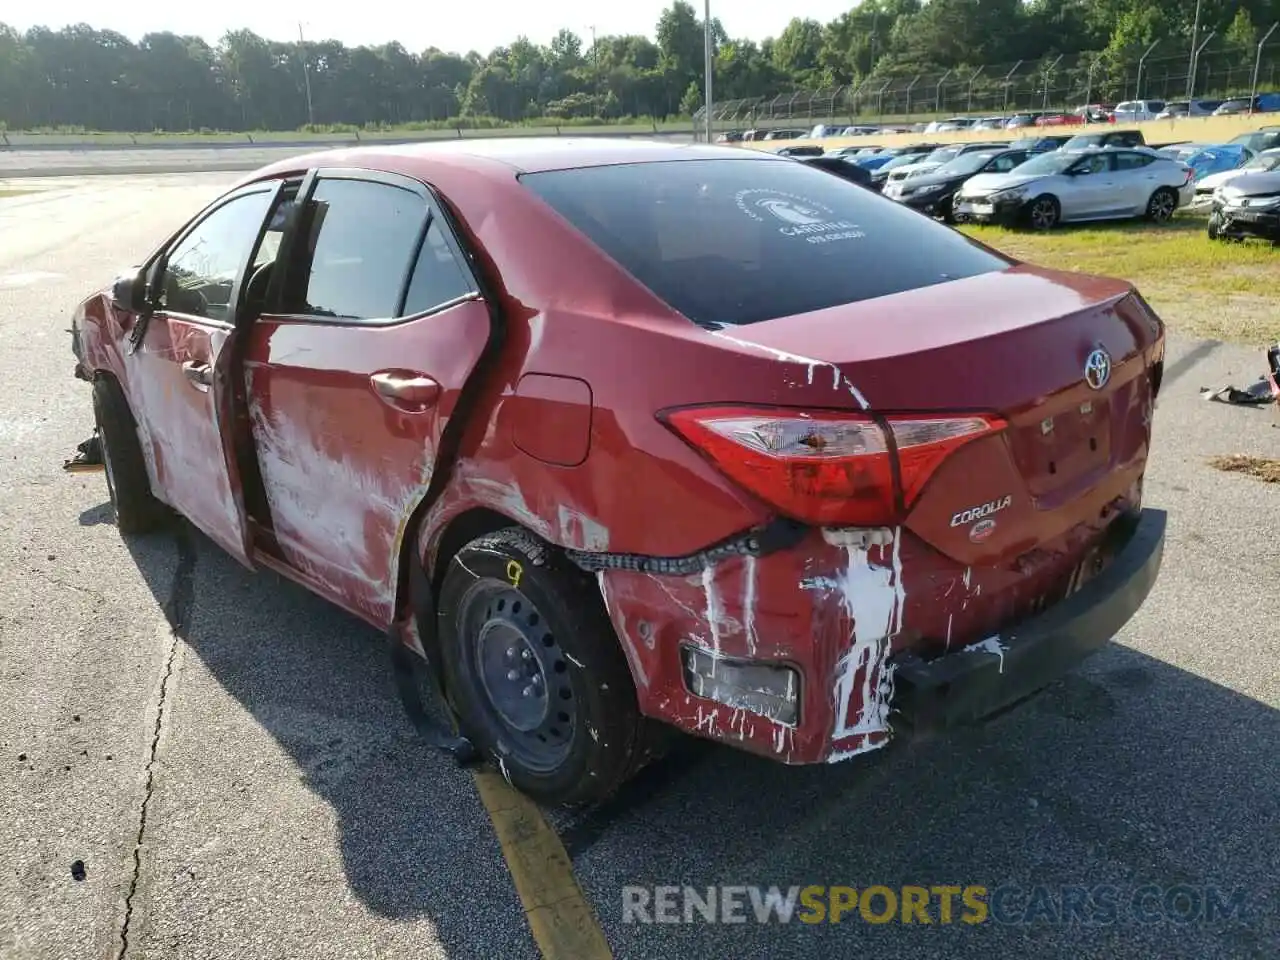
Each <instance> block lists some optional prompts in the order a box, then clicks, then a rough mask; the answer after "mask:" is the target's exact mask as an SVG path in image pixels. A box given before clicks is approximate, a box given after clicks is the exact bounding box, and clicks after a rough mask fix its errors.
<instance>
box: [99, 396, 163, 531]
mask: <svg viewBox="0 0 1280 960" xmlns="http://www.w3.org/2000/svg"><path fill="white" fill-rule="evenodd" d="M93 418H94V421H95V422H96V423H97V426H98V436H99V438H100V439H101V442H102V463H103V467H104V469H103V473H104V474H105V475H106V478H107V493H108V494H109V495H110V497H111V509H112V511H113V512H114V513H115V515H116V526H117V527H118V528H119V529H120V532H121V533H123V534H130V535H131V534H143V533H150V532H152V531H153V530H156V529H159V528H160V527H162V526H163V525H164V524H165V523H166V522H167V521H168V520H169V519H170V516H171V515H170V513H169V509H168V507H166V506H165V505H164V504H163V503H161V502H160V501H159V500H157V499H156V498H155V496H154V495H153V494H152V492H151V479H150V478H149V477H148V476H147V463H146V460H145V459H143V456H142V444H141V443H140V442H139V440H138V425H137V423H136V421H135V420H134V419H133V412H132V411H131V410H130V409H129V401H128V400H127V399H126V398H125V395H124V391H123V390H122V389H120V384H118V383H117V382H116V381H115V378H114V377H110V376H101V375H100V376H98V377H96V378H95V379H94V381H93Z"/></svg>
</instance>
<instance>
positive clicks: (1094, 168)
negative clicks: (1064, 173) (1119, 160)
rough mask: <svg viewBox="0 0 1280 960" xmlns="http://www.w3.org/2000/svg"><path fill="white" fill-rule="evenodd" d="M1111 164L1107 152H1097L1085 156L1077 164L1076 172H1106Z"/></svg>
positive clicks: (1086, 173)
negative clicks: (1108, 161)
mask: <svg viewBox="0 0 1280 960" xmlns="http://www.w3.org/2000/svg"><path fill="white" fill-rule="evenodd" d="M1108 166H1109V164H1108V163H1107V156H1106V154H1102V153H1095V154H1093V155H1092V156H1089V157H1085V158H1084V159H1083V160H1081V161H1080V162H1079V163H1077V164H1076V165H1075V168H1074V170H1075V172H1076V173H1079V174H1085V175H1088V174H1095V173H1106V172H1107V168H1108Z"/></svg>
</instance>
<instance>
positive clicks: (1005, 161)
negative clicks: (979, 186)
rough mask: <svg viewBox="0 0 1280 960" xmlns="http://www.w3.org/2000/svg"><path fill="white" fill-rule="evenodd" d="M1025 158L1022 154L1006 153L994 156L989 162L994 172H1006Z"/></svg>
mask: <svg viewBox="0 0 1280 960" xmlns="http://www.w3.org/2000/svg"><path fill="white" fill-rule="evenodd" d="M1025 159H1026V157H1025V156H1024V155H1022V154H1017V153H1008V154H1005V155H1004V156H1002V157H996V158H995V160H993V161H992V162H991V170H992V172H994V173H1008V172H1009V171H1010V170H1012V169H1013V168H1014V167H1016V166H1017V165H1018V164H1020V163H1021V162H1022V161H1023V160H1025Z"/></svg>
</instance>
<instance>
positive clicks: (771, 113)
mask: <svg viewBox="0 0 1280 960" xmlns="http://www.w3.org/2000/svg"><path fill="white" fill-rule="evenodd" d="M1277 36H1278V37H1280V32H1277ZM1162 52H1163V51H1161V49H1160V48H1159V47H1155V48H1152V49H1150V50H1148V51H1145V54H1144V52H1143V51H1138V52H1137V54H1136V55H1133V56H1128V57H1115V56H1112V55H1110V54H1076V55H1072V56H1061V57H1047V58H1045V59H1044V60H1040V61H1034V62H1028V61H1022V60H1019V61H1017V62H1016V63H1002V64H986V65H983V66H979V67H958V68H956V69H954V70H947V71H945V72H940V73H932V74H915V73H908V72H899V73H888V72H878V73H873V74H872V75H871V76H869V77H867V78H866V79H864V80H862V81H860V82H858V83H854V84H848V85H846V86H840V87H834V88H829V89H823V90H804V89H797V90H792V91H788V92H785V93H779V94H777V95H776V96H772V97H755V98H751V99H747V100H727V101H723V102H720V103H715V104H713V112H712V121H713V125H714V127H715V128H716V129H727V128H731V127H742V126H757V125H759V126H776V125H778V123H779V122H792V123H795V124H796V125H804V124H816V123H821V122H824V121H833V122H837V123H841V122H843V123H850V124H856V123H858V122H860V121H867V122H879V123H883V122H904V123H919V122H924V121H926V120H931V119H936V118H939V117H947V116H955V115H966V114H969V115H972V114H980V115H988V114H990V115H1008V114H1013V113H1018V112H1026V111H1036V112H1042V113H1043V112H1053V111H1063V112H1068V111H1072V110H1076V109H1079V108H1080V107H1082V106H1084V105H1086V104H1095V103H1105V104H1112V105H1114V104H1116V103H1119V102H1122V101H1125V100H1135V99H1149V100H1185V99H1186V97H1187V91H1188V88H1189V87H1193V89H1194V94H1193V96H1194V97H1197V98H1206V99H1207V98H1213V99H1224V98H1227V97H1231V96H1247V95H1248V94H1249V93H1250V91H1251V89H1252V88H1253V80H1254V71H1255V67H1256V68H1257V91H1258V92H1259V93H1263V92H1269V91H1272V90H1276V89H1277V84H1280V43H1277V44H1275V46H1274V47H1272V46H1271V45H1268V46H1267V47H1266V48H1259V47H1256V46H1252V45H1250V46H1240V45H1233V44H1217V45H1215V44H1214V43H1213V40H1212V38H1210V40H1209V44H1208V45H1206V46H1205V48H1204V49H1203V50H1202V51H1201V52H1200V55H1199V57H1198V58H1197V59H1196V63H1195V66H1194V72H1193V71H1192V67H1191V52H1190V51H1189V50H1186V51H1183V52H1181V53H1176V54H1175V53H1172V52H1170V53H1168V54H1165V55H1161V54H1162ZM1259 54H1261V56H1259ZM1193 75H1194V84H1191V83H1189V78H1191V77H1192V76H1193ZM704 117H705V108H703V109H701V110H699V111H698V113H697V114H696V115H695V120H696V121H698V122H699V123H703V122H705V120H704ZM801 121H803V123H801Z"/></svg>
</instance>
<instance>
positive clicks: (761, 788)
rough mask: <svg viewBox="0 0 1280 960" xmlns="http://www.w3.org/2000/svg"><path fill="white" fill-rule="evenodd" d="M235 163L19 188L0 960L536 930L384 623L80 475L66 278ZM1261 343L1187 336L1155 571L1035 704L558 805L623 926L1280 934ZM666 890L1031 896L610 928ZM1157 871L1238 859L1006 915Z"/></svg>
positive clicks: (378, 946) (480, 950)
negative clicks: (1180, 904) (634, 903)
mask: <svg viewBox="0 0 1280 960" xmlns="http://www.w3.org/2000/svg"><path fill="white" fill-rule="evenodd" d="M0 175H2V174H0ZM231 179H232V178H231V177H229V176H227V175H226V174H200V175H191V174H187V175H162V176H145V177H143V176H130V177H115V176H110V177H108V176H104V177H96V178H91V179H80V180H68V181H66V182H65V183H64V182H62V181H51V180H44V181H42V182H41V183H40V184H38V185H36V186H38V187H40V188H41V189H39V190H37V192H34V193H29V194H26V195H20V196H14V197H10V198H8V199H0V770H2V771H3V775H2V776H0V810H2V811H4V814H5V815H4V816H3V817H0V850H3V851H4V867H5V869H3V870H2V871H0V903H3V904H5V905H6V907H7V909H5V910H4V911H3V912H0V957H3V958H5V960H34V958H41V960H43V958H49V960H55V958H56V960H65V958H73V957H116V956H119V955H120V953H121V950H122V948H124V949H125V951H126V955H127V956H129V957H139V958H141V957H146V958H148V960H160V958H178V957H181V958H202V957H209V958H214V957H217V958H227V957H245V958H255V960H256V958H272V960H274V958H295V957H296V958H306V960H314V958H321V957H334V958H344V960H345V958H356V957H378V958H399V957H406V958H408V957H413V958H436V957H448V958H479V960H492V958H494V957H501V958H503V960H520V958H524V957H536V956H537V955H538V954H537V950H536V948H535V946H534V942H533V940H532V938H531V936H530V934H529V932H528V926H527V924H526V921H525V917H524V914H523V910H522V908H521V904H520V901H519V899H518V898H517V896H516V891H515V889H514V887H513V885H512V882H511V880H510V876H509V873H508V869H507V866H506V863H505V862H504V859H503V851H502V849H501V848H500V846H499V844H498V843H497V841H496V839H495V835H494V831H493V829H492V827H491V825H490V822H489V818H488V815H487V814H486V812H485V808H484V806H483V805H482V804H481V802H480V800H479V798H478V797H477V794H476V789H475V785H474V783H473V780H472V777H471V775H470V774H469V773H466V772H464V771H460V770H458V769H456V768H455V767H454V766H453V764H452V762H451V761H450V760H448V759H447V758H445V757H443V756H441V755H439V754H435V753H432V752H430V751H429V750H427V749H426V748H424V747H423V746H421V745H420V744H419V743H418V742H417V741H416V740H415V739H414V735H413V733H412V732H411V730H410V727H409V725H408V723H407V722H406V721H405V720H404V718H403V717H402V715H401V712H400V707H399V704H398V702H397V701H396V699H395V697H394V695H393V693H392V690H391V686H390V682H389V677H388V671H387V664H386V662H385V654H384V648H383V641H382V638H381V637H380V636H379V635H377V634H376V633H375V632H374V631H372V630H370V629H369V628H368V627H366V626H364V625H362V624H361V623H359V622H357V621H355V620H353V619H351V618H350V617H348V616H346V615H345V614H342V613H341V612H339V611H337V610H335V609H333V608H332V607H330V606H328V605H326V604H325V603H323V602H322V601H320V600H319V599H317V598H315V597H312V596H311V595H309V594H307V593H306V592H305V591H303V590H301V589H300V588H298V587H295V586H293V585H291V584H289V583H287V582H285V581H283V580H282V579H281V578H279V577H277V576H275V575H272V574H263V573H257V574H255V573H251V572H249V571H247V570H245V569H243V568H242V567H240V566H239V565H237V564H236V563H235V562H234V561H233V560H231V559H230V558H229V557H228V556H226V555H225V554H224V553H222V552H221V551H220V550H219V549H218V548H217V547H215V546H213V545H212V544H211V543H210V542H209V541H207V540H206V539H205V538H203V537H202V536H200V535H198V534H184V533H182V532H181V531H178V532H175V533H170V534H162V535H157V536H154V537H148V538H140V539H137V540H130V541H124V540H122V539H121V537H120V536H119V534H118V533H117V531H116V529H115V527H114V526H113V525H112V524H111V522H110V521H109V514H108V510H107V509H106V506H105V501H106V489H105V484H104V481H103V479H102V477H101V476H100V475H96V474H89V475H83V476H68V475H64V474H63V473H62V471H61V470H60V464H61V462H62V460H63V458H64V457H66V456H69V455H70V453H71V452H72V451H73V449H74V446H75V444H76V443H77V442H78V441H79V440H81V439H83V438H84V437H85V436H87V435H88V433H89V431H90V429H91V423H92V421H91V413H90V408H89V397H88V389H87V387H86V385H85V384H83V383H80V382H78V381H76V380H74V379H73V378H72V376H71V364H72V360H71V354H70V343H69V338H68V336H67V333H66V332H65V331H66V327H67V326H68V316H69V314H70V311H71V309H72V307H73V306H74V304H75V303H76V302H77V301H78V300H79V299H80V298H81V297H82V296H83V295H85V294H86V293H87V292H88V291H89V290H91V289H93V288H95V287H96V286H99V285H101V284H103V283H105V282H106V281H108V280H109V279H110V278H111V276H112V275H113V274H114V272H115V270H116V269H117V268H118V267H120V266H121V265H124V264H127V263H130V262H133V261H135V260H137V259H138V258H139V257H141V256H142V255H144V254H145V253H146V252H147V251H148V250H149V249H151V247H152V246H153V245H154V244H155V243H156V242H157V241H158V240H159V239H160V238H161V237H162V236H163V235H165V234H166V233H167V232H168V231H169V230H170V229H171V228H173V227H175V226H177V225H178V224H180V223H181V222H182V221H183V220H184V219H185V218H186V217H187V216H188V215H189V214H191V213H193V212H194V211H195V210H196V209H197V208H198V207H199V206H200V205H201V203H202V202H203V201H205V200H206V199H210V198H212V197H213V196H214V195H215V194H216V193H217V192H218V190H219V189H220V188H221V187H222V186H223V185H225V184H226V183H228V182H229V181H230V180H231ZM55 183H56V186H53V187H52V188H51V187H50V185H51V184H55ZM0 187H5V188H9V189H12V188H22V187H24V184H22V183H21V182H17V181H15V182H10V183H7V184H5V183H0ZM1262 363H1263V361H1262V352H1261V350H1260V349H1257V348H1244V347H1238V346H1232V345H1225V344H1215V343H1193V342H1188V341H1180V340H1175V341H1174V342H1173V343H1172V345H1171V353H1170V357H1169V363H1168V372H1167V374H1166V377H1165V386H1164V391H1163V395H1162V397H1161V399H1160V402H1159V404H1158V407H1157V411H1156V439H1155V451H1154V454H1153V459H1152V464H1151V470H1150V473H1149V475H1148V483H1147V493H1146V496H1147V502H1148V504H1149V505H1152V506H1158V507H1161V508H1163V509H1166V510H1168V511H1169V518H1170V519H1169V541H1168V544H1167V547H1166V553H1165V565H1164V569H1163V572H1162V574H1161V577H1160V580H1159V582H1158V584H1157V586H1156V589H1155V592H1154V593H1153V594H1152V595H1151V597H1150V599H1149V600H1148V601H1147V604H1146V606H1145V607H1144V608H1143V610H1142V611H1141V612H1140V614H1139V615H1138V616H1137V618H1136V619H1135V620H1134V621H1133V622H1132V623H1131V624H1130V625H1129V626H1127V627H1126V629H1125V630H1124V631H1123V633H1122V634H1121V635H1120V636H1119V637H1118V638H1117V641H1116V643H1115V644H1114V645H1113V646H1112V647H1111V648H1109V649H1108V650H1106V651H1104V652H1103V653H1101V654H1099V655H1098V656H1097V657H1095V658H1094V659H1093V660H1092V661H1090V662H1089V663H1088V664H1087V665H1086V666H1085V667H1084V668H1082V669H1081V670H1080V671H1078V672H1077V673H1076V674H1073V675H1072V676H1070V677H1069V678H1067V679H1066V680H1064V681H1062V682H1060V683H1059V684H1057V685H1055V686H1054V687H1052V688H1051V689H1050V690H1048V691H1047V692H1046V693H1045V694H1043V695H1042V696H1041V697H1039V698H1037V699H1035V700H1033V701H1031V702H1030V703H1028V704H1025V705H1024V706H1022V707H1020V708H1018V709H1016V710H1014V711H1012V712H1010V713H1008V714H1005V715H1004V716H1002V717H1000V718H999V719H997V720H995V721H993V722H992V723H990V724H988V725H986V726H984V727H982V728H980V729H977V730H973V731H968V732H965V733H962V734H958V735H955V736H949V737H946V738H940V739H935V740H930V741H927V742H912V743H904V744H901V745H898V746H895V747H893V748H891V749H889V750H887V751H884V752H882V753H880V754H873V755H870V756H868V757H866V758H863V759H860V760H854V761H850V762H847V763H844V764H840V765H837V766H833V767H825V766H824V767H821V768H797V769H789V768H785V767H781V766H778V765H775V764H772V763H769V762H766V761H763V760H758V759H755V758H752V757H748V756H745V755H743V754H740V753H737V752H735V751H731V750H729V749H727V748H720V747H713V746H706V745H701V744H696V743H694V742H693V741H689V742H688V743H687V744H686V745H685V746H684V747H683V748H682V749H679V750H677V751H676V752H675V754H674V755H673V756H672V757H671V758H670V759H669V760H667V761H666V762H664V763H661V764H658V765H656V766H655V767H653V768H651V769H649V770H648V771H646V772H645V773H644V774H642V776H641V778H640V779H639V780H638V781H637V782H636V783H635V784H634V785H632V786H631V787H630V788H629V789H628V790H627V791H625V793H624V794H623V795H622V796H621V797H620V798H619V799H617V800H616V801H614V802H612V803H611V804H609V805H607V806H606V807H604V808H600V809H597V810H594V811H587V812H581V811H580V812H575V813H564V812H559V811H556V812H551V813H550V814H549V819H550V820H551V822H552V823H553V824H554V825H555V826H556V827H557V829H558V832H559V834H560V837H561V839H562V840H563V842H564V845H565V847H566V848H567V849H568V851H569V854H570V855H571V857H572V860H573V865H574V869H575V871H576V874H577V878H578V881H579V883H580V884H581V886H582V889H583V891H584V893H585V895H586V897H587V898H588V900H589V902H590V903H591V905H592V906H593V907H594V909H595V912H596V914H597V916H598V918H599V922H600V924H601V926H602V927H603V929H604V931H605V933H606V935H607V937H608V939H609V942H610V944H611V946H612V949H613V953H614V955H615V956H616V957H619V958H636V960H666V958H673V960H674V958H686V957H701V958H706V960H719V958H734V960H749V958H757V957H758V958H762V960H763V958H769V960H779V958H791V957H795V958H810V957H812V958H826V957H854V956H860V955H870V956H875V957H877V958H898V957H902V958H912V960H915V958H929V957H939V958H941V957H945V958H948V960H970V958H973V960H979V958H981V960H987V958H990V957H993V956H994V957H1010V958H1019V960H1021V958H1023V957H1036V958H1052V957H1063V958H1067V957H1070V958H1077V957H1098V958H1106V960H1125V958H1130V957H1132V958H1142V960H1148V958H1151V957H1160V958H1162V960H1173V958H1183V957H1185V958H1195V960H1211V958H1218V957H1222V958H1232V960H1235V958H1259V960H1261V958H1274V957H1276V956H1278V955H1280V903H1278V898H1277V883H1278V881H1277V876H1280V869H1278V868H1280V847H1278V843H1277V836H1278V834H1277V829H1276V824H1277V823H1280V763H1278V762H1277V760H1276V758H1277V756H1280V669H1278V668H1277V661H1278V659H1280V631H1277V624H1280V586H1278V585H1280V543H1278V542H1277V539H1276V535H1275V531H1276V518H1277V516H1280V489H1278V488H1277V487H1276V486H1274V485H1266V484H1263V483H1261V482H1258V481H1256V480H1253V479H1251V478H1249V477H1244V476H1236V475H1227V474H1222V473H1219V472H1216V471H1214V470H1213V469H1211V468H1210V467H1208V466H1207V465H1206V464H1205V458H1206V457H1208V456H1210V455H1213V454H1219V453H1252V454H1257V455H1261V456H1270V457H1280V429H1278V428H1277V424H1280V418H1278V417H1277V413H1276V411H1274V410H1265V409H1264V410H1255V409H1245V408H1239V407H1230V406H1226V405H1221V404H1213V403H1206V402H1204V401H1202V400H1200V399H1199V396H1198V388H1199V387H1200V386H1217V385H1221V384H1222V383H1225V382H1235V383H1242V382H1245V381H1248V380H1251V379H1253V378H1254V377H1256V376H1257V375H1258V374H1259V373H1261V372H1262V370H1261V368H1262ZM77 861H79V862H80V863H82V864H83V879H82V880H77V879H76V878H75V876H73V866H74V865H75V864H76V862H77ZM77 875H79V873H78V872H77ZM678 884H690V885H693V886H697V887H703V888H705V887H706V886H707V885H710V884H737V885H760V886H763V887H768V886H770V885H776V886H779V887H782V888H786V887H788V886H790V885H799V886H806V885H811V884H819V885H849V886H852V887H856V888H859V889H862V888H865V887H867V886H868V885H871V884H883V885H886V886H888V887H890V888H901V887H902V886H903V885H921V886H925V887H930V886H936V885H940V884H954V885H957V886H968V885H981V886H985V887H987V888H989V889H995V888H1004V889H1006V891H1011V893H1010V895H1009V897H1008V898H1007V899H1006V902H1005V905H1006V908H1005V910H1004V911H1003V912H1002V917H1001V918H999V919H1000V922H988V923H983V924H979V925H969V924H965V923H961V922H953V923H950V924H945V923H938V922H935V923H933V924H928V925H922V924H919V923H915V924H903V923H898V922H891V923H885V924H874V923H869V922H866V921H865V920H864V919H862V918H861V917H860V916H858V914H857V911H855V912H854V913H853V914H851V915H849V916H847V917H846V918H845V920H844V922H842V923H839V924H831V923H824V924H815V925H808V924H803V923H800V922H798V921H793V922H792V923H789V924H777V923H773V924H765V925H762V924H758V923H756V922H755V921H754V920H751V921H750V922H747V923H741V924H722V923H718V924H708V923H705V922H702V921H698V922H694V923H689V924H683V923H681V924H641V923H629V922H624V921H623V911H622V905H623V894H622V888H623V887H624V885H648V886H649V888H650V890H652V887H653V886H654V885H678ZM1148 884H1151V885H1155V886H1157V887H1159V888H1162V889H1165V890H1167V889H1168V888H1171V887H1174V886H1178V885H1181V886H1182V887H1183V888H1184V889H1190V890H1192V891H1200V892H1203V891H1204V890H1205V888H1206V887H1210V886H1212V887H1216V888H1218V889H1219V890H1222V891H1226V892H1228V893H1229V892H1231V891H1233V890H1237V889H1242V890H1244V891H1246V896H1247V902H1246V903H1245V912H1244V913H1243V914H1238V915H1237V917H1236V919H1235V920H1234V921H1225V922H1223V921H1220V922H1215V923H1208V922H1202V921H1201V920H1198V919H1197V920H1193V921H1191V922H1175V921H1173V920H1170V919H1167V918H1165V919H1155V920H1153V918H1152V917H1146V918H1145V920H1150V921H1152V922H1138V921H1137V920H1135V918H1134V917H1132V916H1130V915H1128V914H1127V913H1126V911H1125V910H1123V909H1122V910H1121V911H1120V914H1121V915H1120V918H1119V920H1118V921H1117V922H1115V923H1084V922H1079V917H1078V916H1077V917H1076V918H1075V919H1072V918H1071V917H1067V918H1066V919H1064V918H1063V917H1062V916H1057V917H1055V916H1053V915H1052V914H1053V912H1052V911H1049V912H1041V913H1039V914H1035V915H1031V914H1028V915H1027V916H1026V917H1024V919H1026V920H1028V921H1030V922H1023V923H1015V922H1009V921H1011V920H1012V919H1014V917H1013V914H1015V913H1018V912H1020V911H1019V910H1015V909H1014V908H1013V906H1011V905H1015V906H1016V905H1019V904H1023V903H1025V902H1026V898H1027V896H1028V895H1030V893H1031V891H1032V890H1033V888H1035V887H1036V886H1037V885H1039V886H1042V887H1044V888H1045V889H1047V890H1049V891H1051V892H1052V893H1053V894H1054V898H1055V899H1054V901H1053V902H1054V903H1056V904H1057V905H1058V906H1059V907H1060V906H1061V904H1060V901H1059V900H1058V899H1057V898H1059V897H1060V896H1061V891H1062V890H1063V888H1066V887H1076V888H1078V887H1084V888H1090V889H1094V888H1098V887H1100V886H1103V885H1107V886H1111V887H1114V888H1115V889H1116V890H1117V891H1118V892H1119V896H1120V899H1121V902H1122V905H1123V904H1127V903H1129V902H1131V894H1132V892H1133V891H1135V890H1137V889H1138V888H1140V887H1142V886H1143V885H1148ZM1033 899H1034V898H1033ZM1151 902H1157V903H1158V898H1157V900H1156V901H1151ZM1157 912H1158V911H1157ZM748 913H750V908H748Z"/></svg>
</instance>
